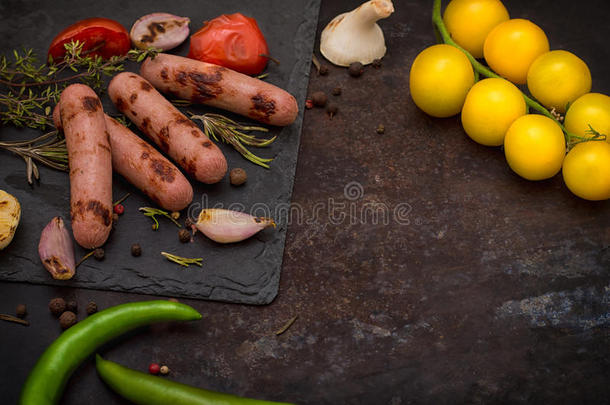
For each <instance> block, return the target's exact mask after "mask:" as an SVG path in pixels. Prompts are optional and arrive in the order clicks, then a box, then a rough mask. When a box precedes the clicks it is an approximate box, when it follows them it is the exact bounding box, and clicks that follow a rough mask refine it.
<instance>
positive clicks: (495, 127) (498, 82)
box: [462, 78, 526, 146]
mask: <svg viewBox="0 0 610 405" xmlns="http://www.w3.org/2000/svg"><path fill="white" fill-rule="evenodd" d="M525 112H526V108H525V99H524V98H523V94H522V93H521V91H520V90H519V89H518V88H517V86H515V85H514V84H512V83H511V82H509V81H508V80H506V79H495V78H494V79H483V80H481V81H480V82H478V83H476V84H475V85H474V86H472V88H471V89H470V91H469V92H468V95H467V96H466V101H465V102H464V107H463V108H462V126H463V127H464V131H466V133H467V134H468V136H469V137H471V138H472V139H473V140H474V141H475V142H478V143H480V144H482V145H487V146H500V145H502V143H504V135H505V134H506V131H507V130H508V127H510V125H511V124H512V123H513V121H515V120H516V119H517V118H519V117H521V116H522V115H525Z"/></svg>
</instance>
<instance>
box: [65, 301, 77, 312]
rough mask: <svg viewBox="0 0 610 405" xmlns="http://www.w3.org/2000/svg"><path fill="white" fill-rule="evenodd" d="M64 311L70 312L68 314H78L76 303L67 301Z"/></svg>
mask: <svg viewBox="0 0 610 405" xmlns="http://www.w3.org/2000/svg"><path fill="white" fill-rule="evenodd" d="M66 311H70V312H74V313H77V312H78V304H77V303H76V301H73V300H72V301H68V302H67V303H66Z"/></svg>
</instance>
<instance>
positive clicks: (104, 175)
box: [59, 84, 112, 249]
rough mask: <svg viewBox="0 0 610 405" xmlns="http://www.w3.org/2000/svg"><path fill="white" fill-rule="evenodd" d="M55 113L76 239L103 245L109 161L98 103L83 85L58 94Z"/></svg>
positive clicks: (108, 210) (108, 207) (109, 219)
mask: <svg viewBox="0 0 610 405" xmlns="http://www.w3.org/2000/svg"><path fill="white" fill-rule="evenodd" d="M59 113H60V116H61V122H62V125H63V129H64V134H65V137H66V146H67V148H68V159H69V165H70V212H71V216H72V232H73V234H74V239H75V240H76V242H77V243H78V244H79V245H81V246H82V247H84V248H86V249H92V248H96V247H99V246H101V245H103V244H104V243H105V242H106V240H107V239H108V235H109V234H110V230H111V229H112V162H111V159H112V158H111V152H110V141H109V139H108V132H107V131H106V122H105V120H104V111H103V109H102V103H101V102H100V99H99V98H98V97H97V95H96V94H95V92H94V91H93V90H92V89H91V88H90V87H88V86H85V85H84V84H72V85H70V86H68V87H66V88H65V90H64V91H63V92H62V93H61V97H60V101H59Z"/></svg>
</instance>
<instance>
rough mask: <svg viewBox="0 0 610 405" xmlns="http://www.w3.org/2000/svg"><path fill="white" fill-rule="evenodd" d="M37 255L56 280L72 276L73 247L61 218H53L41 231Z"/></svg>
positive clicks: (73, 268) (73, 269) (73, 265)
mask: <svg viewBox="0 0 610 405" xmlns="http://www.w3.org/2000/svg"><path fill="white" fill-rule="evenodd" d="M38 254H39V255H40V260H41V261H42V265H43V266H44V268H45V269H47V270H48V271H49V273H51V276H53V278H54V279H56V280H68V279H70V278H72V276H74V272H75V269H76V266H75V264H74V245H73V243H72V238H71V237H70V233H69V232H68V230H67V229H66V227H65V225H64V221H63V219H62V218H61V217H55V218H53V219H52V220H51V222H49V223H48V225H47V226H45V228H44V229H43V230H42V233H41V235H40V242H39V243H38Z"/></svg>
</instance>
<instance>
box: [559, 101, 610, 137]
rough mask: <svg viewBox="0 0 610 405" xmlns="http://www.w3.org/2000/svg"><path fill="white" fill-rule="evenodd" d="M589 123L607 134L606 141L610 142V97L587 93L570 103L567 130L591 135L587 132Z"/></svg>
mask: <svg viewBox="0 0 610 405" xmlns="http://www.w3.org/2000/svg"><path fill="white" fill-rule="evenodd" d="M589 125H591V127H592V128H593V129H594V130H595V131H597V132H599V133H600V134H604V135H606V142H610V97H608V96H606V95H605V94H599V93H587V94H585V95H584V96H581V97H579V98H578V99H576V101H574V102H573V103H572V104H571V105H570V108H569V109H568V112H567V113H566V116H565V120H564V126H565V128H566V130H567V131H568V132H570V133H572V134H574V135H578V136H582V137H586V136H591V134H590V133H587V131H589V129H590V128H589Z"/></svg>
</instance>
